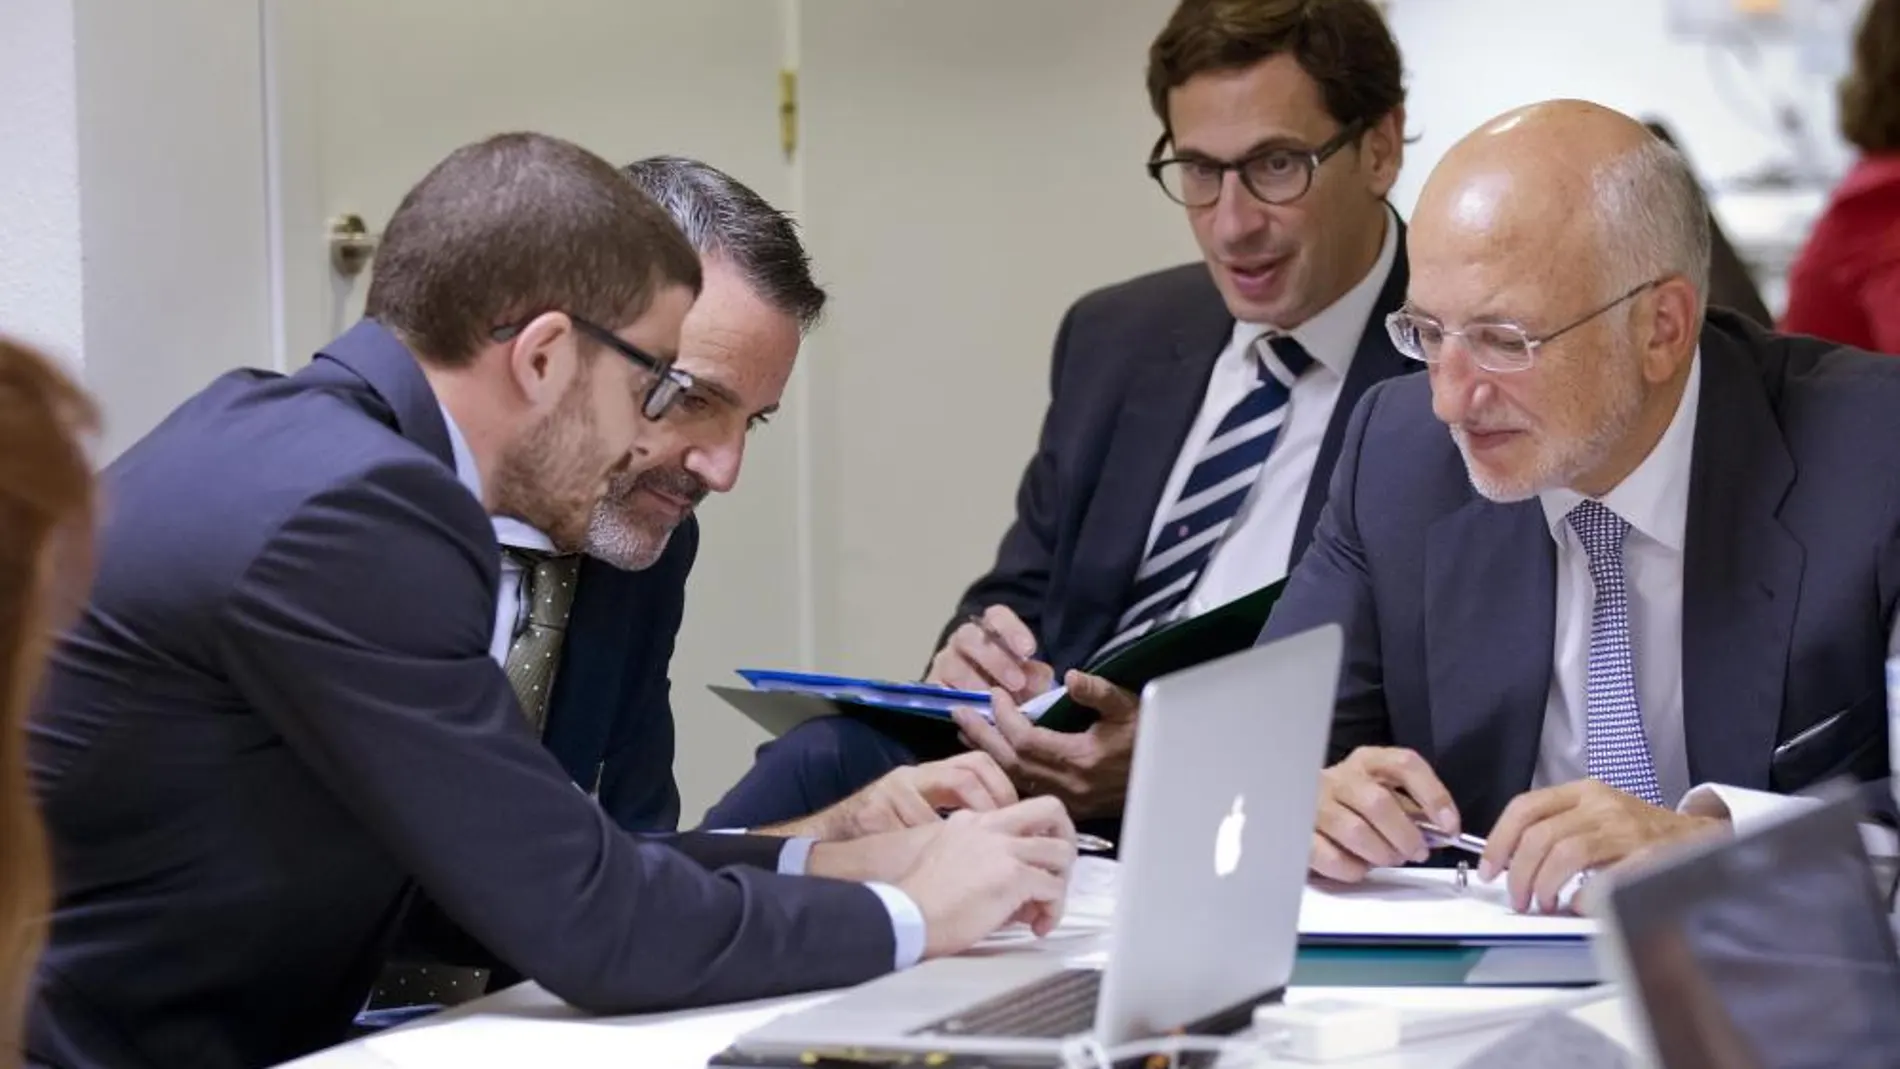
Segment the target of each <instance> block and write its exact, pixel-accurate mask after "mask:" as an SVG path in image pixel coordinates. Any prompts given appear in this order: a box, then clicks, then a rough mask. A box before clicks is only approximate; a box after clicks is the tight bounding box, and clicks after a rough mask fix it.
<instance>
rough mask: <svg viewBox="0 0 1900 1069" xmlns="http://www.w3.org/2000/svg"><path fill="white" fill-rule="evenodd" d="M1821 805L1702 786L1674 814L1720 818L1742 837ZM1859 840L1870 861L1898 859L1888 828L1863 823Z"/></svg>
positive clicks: (1898, 846) (1897, 840)
mask: <svg viewBox="0 0 1900 1069" xmlns="http://www.w3.org/2000/svg"><path fill="white" fill-rule="evenodd" d="M1820 804H1821V800H1820V799H1818V798H1807V797H1803V796H1801V795H1792V794H1774V793H1772V792H1769V791H1757V790H1752V789H1750V788H1748V787H1729V786H1726V785H1723V784H1719V783H1704V784H1702V785H1700V786H1698V787H1696V788H1695V789H1694V790H1691V791H1690V792H1689V793H1688V794H1685V795H1683V796H1682V803H1681V804H1680V805H1678V806H1676V812H1678V813H1685V814H1688V815H1690V816H1697V817H1722V818H1725V819H1726V820H1727V821H1728V822H1729V826H1730V827H1732V828H1734V829H1735V834H1737V835H1745V834H1747V833H1749V832H1751V831H1754V830H1756V829H1757V828H1760V827H1762V826H1763V825H1765V824H1772V823H1774V822H1775V821H1777V820H1779V819H1781V818H1783V817H1787V816H1789V815H1792V814H1793V813H1796V812H1798V811H1800V810H1803V809H1808V808H1811V807H1813V806H1817V805H1820ZM1860 838H1861V843H1862V844H1863V845H1865V846H1866V848H1867V853H1868V854H1869V855H1870V856H1872V857H1876V858H1891V857H1896V856H1900V837H1896V836H1895V835H1894V833H1893V831H1892V830H1890V829H1888V828H1883V827H1881V826H1879V825H1877V824H1867V823H1862V824H1861V826H1860Z"/></svg>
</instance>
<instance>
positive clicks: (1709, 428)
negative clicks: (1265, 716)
mask: <svg viewBox="0 0 1900 1069" xmlns="http://www.w3.org/2000/svg"><path fill="white" fill-rule="evenodd" d="M1702 361H1703V368H1702V394H1701V402H1700V408H1699V410H1698V414H1697V420H1696V429H1695V446H1694V459H1693V460H1692V461H1691V468H1690V483H1689V512H1688V528H1687V533H1686V550H1685V556H1684V562H1683V564H1684V574H1683V635H1682V690H1683V695H1682V700H1683V730H1684V732H1685V734H1686V740H1687V743H1688V757H1689V775H1690V779H1691V781H1692V782H1697V783H1701V782H1714V783H1722V784H1728V785H1732V786H1737V787H1748V788H1754V789H1757V790H1774V791H1780V792H1784V793H1787V792H1793V791H1797V790H1800V789H1802V788H1805V787H1808V786H1811V785H1813V784H1815V783H1816V782H1817V781H1819V780H1822V779H1824V778H1827V777H1829V776H1832V775H1835V774H1846V775H1851V776H1853V777H1855V778H1857V779H1860V780H1862V781H1876V780H1879V779H1881V778H1882V777H1885V776H1886V775H1887V746H1886V739H1887V718H1886V691H1885V685H1884V680H1883V666H1884V664H1885V660H1886V656H1887V645H1888V641H1889V634H1890V631H1891V628H1892V627H1893V624H1894V608H1895V604H1896V600H1897V599H1900V360H1895V359H1894V358H1892V357H1887V356H1876V355H1873V354H1871V353H1865V352H1861V351H1859V350H1854V349H1845V348H1839V347H1836V346H1833V345H1831V344H1828V343H1824V342H1820V341H1817V340H1815V339H1811V338H1792V337H1782V336H1778V335H1772V334H1768V333H1765V332H1763V331H1762V330H1760V329H1759V328H1757V327H1755V326H1754V325H1752V324H1750V323H1748V322H1746V321H1744V320H1743V319H1742V318H1741V317H1739V316H1736V315H1734V314H1733V313H1728V312H1723V311H1720V310H1712V311H1711V312H1710V316H1709V321H1708V324H1707V326H1705V327H1704V329H1703V331H1702ZM1556 582H1557V579H1556V547H1555V545H1554V543H1553V542H1552V539H1551V537H1550V529H1549V527H1548V526H1547V525H1546V523H1545V519H1544V513H1543V510H1542V508H1541V507H1540V506H1539V504H1538V502H1537V501H1536V499H1534V498H1533V499H1531V500H1528V501H1523V502H1519V503H1516V504H1510V505H1499V504H1494V503H1492V502H1490V501H1487V500H1485V499H1484V498H1482V497H1480V496H1478V494H1477V492H1476V491H1474V490H1473V489H1472V488H1471V484H1470V481H1469V479H1468V478H1467V476H1466V472H1465V468H1464V463H1463V461H1462V460H1461V459H1460V457H1459V454H1458V450H1457V448H1456V447H1455V446H1454V445H1453V444H1452V441H1451V436H1450V435H1449V434H1448V433H1447V431H1446V429H1445V427H1444V425H1443V424H1441V423H1439V422H1438V420H1437V419H1436V418H1434V417H1433V415H1432V412H1431V398H1430V383H1429V382H1428V381H1427V379H1426V378H1425V377H1423V376H1420V377H1417V378H1406V379H1399V380H1396V381H1393V382H1389V383H1385V384H1382V385H1380V386H1378V387H1376V388H1374V389H1373V391H1372V392H1371V393H1369V394H1368V395H1367V396H1366V398H1365V400H1364V402H1362V403H1361V404H1360V406H1359V409H1358V411H1357V412H1355V413H1354V414H1353V419H1352V427H1351V429H1350V430H1349V431H1348V432H1347V434H1346V446H1345V449H1344V450H1343V451H1342V452H1341V454H1340V459H1339V464H1338V467H1337V469H1336V470H1335V474H1334V479H1333V490H1332V494H1331V496H1330V498H1329V499H1328V504H1327V507H1326V511H1325V512H1324V514H1323V515H1322V516H1321V518H1320V523H1319V529H1318V531H1317V533H1316V534H1315V535H1314V540H1313V546H1312V548H1311V549H1310V550H1309V551H1308V552H1307V555H1306V557H1305V558H1304V559H1303V560H1302V561H1301V562H1300V565H1299V567H1298V568H1297V569H1295V570H1294V572H1293V575H1292V577H1291V578H1290V579H1289V580H1288V583H1287V589H1286V592H1285V594H1284V595H1283V596H1282V598H1281V600H1280V602H1279V604H1278V605H1277V606H1276V607H1275V609H1274V613H1273V617H1272V619H1271V620H1270V621H1269V622H1268V624H1267V627H1266V630H1265V631H1264V632H1263V633H1262V636H1261V637H1262V640H1263V641H1268V640H1272V639H1274V638H1277V637H1280V636H1283V635H1289V634H1292V633H1294V632H1297V631H1301V630H1304V629H1306V628H1309V627H1313V626H1315V625H1318V624H1321V623H1325V622H1329V621H1337V622H1339V623H1340V624H1342V625H1343V626H1344V627H1345V629H1346V636H1347V638H1346V642H1347V646H1346V657H1345V665H1344V668H1343V678H1342V679H1341V682H1340V690H1339V703H1338V710H1337V714H1336V717H1335V721H1334V724H1333V736H1332V746H1331V751H1330V753H1329V756H1328V760H1329V761H1336V760H1338V759H1340V758H1342V757H1344V756H1345V755H1346V754H1347V753H1348V752H1350V751H1351V750H1352V749H1353V748H1354V747H1358V746H1366V745H1393V746H1404V747H1408V748H1411V749H1413V750H1416V751H1418V752H1419V753H1420V754H1421V755H1422V756H1423V757H1424V758H1425V759H1426V760H1427V761H1429V762H1430V763H1431V765H1432V768H1433V769H1434V770H1435V771H1436V772H1437V773H1438V775H1439V778H1440V779H1442V780H1443V781H1444V783H1445V786H1446V787H1448V788H1449V789H1450V790H1451V793H1452V796H1453V797H1454V798H1455V799H1456V800H1457V803H1458V805H1459V808H1460V810H1461V813H1462V815H1463V817H1464V823H1465V826H1466V828H1467V829H1468V830H1470V831H1473V832H1477V833H1480V834H1482V833H1484V832H1485V831H1487V830H1488V829H1489V828H1490V827H1491V825H1492V824H1493V823H1494V822H1495V821H1496V820H1497V817H1498V815H1499V813H1500V812H1502V810H1503V808H1504V806H1505V805H1506V804H1507V803H1508V802H1509V801H1510V800H1511V799H1512V798H1513V797H1515V796H1516V795H1518V794H1520V793H1522V792H1523V791H1525V790H1527V789H1529V787H1530V782H1531V774H1532V769H1533V767H1534V765H1535V763H1536V757H1537V747H1538V743H1539V738H1540V732H1541V730H1542V726H1543V717H1544V706H1545V701H1546V698H1547V695H1548V691H1549V687H1550V675H1551V670H1552V668H1551V662H1552V652H1551V651H1552V643H1553V638H1552V634H1553V628H1554V626H1555V623H1554V621H1555V598H1556ZM1804 732H1805V733H1807V734H1805V735H1804ZM1884 793H1885V791H1884V787H1881V788H1880V789H1879V790H1877V791H1869V792H1868V794H1869V798H1870V800H1871V801H1875V802H1880V801H1881V796H1882V795H1884ZM1881 808H1882V809H1883V810H1891V808H1892V803H1891V799H1890V798H1887V799H1886V800H1885V801H1884V803H1883V804H1882V805H1881Z"/></svg>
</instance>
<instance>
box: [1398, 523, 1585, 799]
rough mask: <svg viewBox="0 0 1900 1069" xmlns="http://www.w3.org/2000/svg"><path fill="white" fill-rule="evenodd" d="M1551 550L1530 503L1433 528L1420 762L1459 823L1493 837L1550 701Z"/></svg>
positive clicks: (1530, 765)
mask: <svg viewBox="0 0 1900 1069" xmlns="http://www.w3.org/2000/svg"><path fill="white" fill-rule="evenodd" d="M1556 590H1557V567H1556V549H1555V546H1554V545H1553V544H1552V541H1551V537H1550V528H1549V527H1548V526H1547V525H1546V524H1545V521H1544V512H1543V509H1542V508H1540V507H1539V506H1538V503H1537V501H1536V500H1535V499H1532V500H1529V501H1521V502H1518V503H1516V504H1511V505H1498V504H1493V503H1492V502H1489V501H1486V500H1484V499H1482V498H1479V497H1477V496H1476V495H1475V494H1474V495H1473V499H1472V501H1471V503H1470V504H1468V505H1466V506H1465V507H1464V508H1462V509H1460V510H1459V511H1457V512H1454V513H1452V514H1451V515H1449V516H1446V517H1445V518H1444V519H1442V520H1440V521H1438V522H1437V523H1436V524H1434V525H1433V526H1432V528H1431V530H1430V531H1429V532H1428V533H1427V535H1426V546H1425V607H1424V629H1425V670H1426V679H1427V693H1428V695H1429V703H1430V712H1429V716H1430V724H1431V743H1430V746H1429V748H1428V749H1426V750H1425V751H1424V756H1425V757H1426V759H1427V760H1429V761H1430V762H1431V764H1432V767H1433V768H1434V769H1435V770H1436V771H1437V772H1438V775H1439V778H1440V779H1441V780H1443V781H1444V783H1445V785H1446V786H1447V787H1449V788H1450V789H1451V793H1452V794H1453V795H1454V796H1456V797H1458V798H1461V799H1466V800H1467V802H1466V805H1465V809H1464V813H1463V814H1462V815H1463V817H1464V823H1465V825H1466V827H1467V828H1469V829H1470V830H1472V831H1477V832H1482V831H1484V830H1485V829H1488V828H1489V827H1490V826H1491V824H1492V823H1493V822H1494V821H1495V820H1496V819H1497V817H1498V814H1499V813H1500V812H1501V811H1502V810H1503V808H1504V805H1505V803H1507V802H1509V801H1510V799H1511V798H1513V797H1515V796H1516V795H1517V794H1519V793H1521V792H1523V791H1524V790H1525V789H1527V788H1528V787H1529V786H1530V782H1531V774H1532V772H1533V771H1534V769H1535V766H1536V760H1537V746H1538V741H1539V739H1540V738H1541V737H1542V734H1543V722H1544V707H1545V705H1546V704H1547V702H1548V700H1549V694H1550V674H1551V649H1552V646H1553V643H1554V634H1555V630H1554V629H1555V624H1554V616H1555V612H1556Z"/></svg>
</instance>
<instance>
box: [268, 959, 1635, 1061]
mask: <svg viewBox="0 0 1900 1069" xmlns="http://www.w3.org/2000/svg"><path fill="white" fill-rule="evenodd" d="M1100 939H1101V936H1099V935H1085V936H1080V937H1070V938H1062V939H1057V940H1052V941H1050V942H1049V943H1047V944H1045V945H1042V946H1037V947H1033V948H1032V947H1023V948H1021V949H1020V950H1016V951H1012V953H1037V954H1057V953H1059V954H1061V955H1062V956H1063V957H1065V958H1066V957H1070V956H1074V955H1078V954H1083V953H1088V952H1090V951H1092V950H1094V949H1095V948H1096V946H1097V944H1098V942H1099V940H1100ZM834 994H835V993H830V994H817V995H803V996H795V997H791V998H782V999H772V1000H767V1001H760V1002H751V1003H744V1004H740V1005H732V1006H719V1007H713V1008H709V1009H703V1010H689V1011H682V1012H677V1013H662V1014H646V1015H639V1016H631V1017H589V1016H586V1015H584V1014H582V1013H580V1012H579V1011H577V1010H575V1009H573V1008H572V1007H570V1006H568V1005H566V1004H565V1003H563V1002H561V1001H560V1000H559V999H556V998H555V997H554V996H552V995H550V994H548V993H547V992H545V991H543V990H542V989H541V988H540V987H538V986H537V985H535V984H522V985H519V986H517V987H513V988H510V989H508V990H506V991H502V992H498V993H496V994H493V995H489V996H487V997H486V998H482V999H478V1000H476V1001H474V1002H470V1003H468V1004H466V1005H463V1006H460V1007H457V1008H455V1009H453V1010H449V1011H446V1012H444V1013H441V1014H437V1015H435V1016H432V1017H429V1018H425V1019H423V1020H420V1021H416V1022H413V1023H411V1024H409V1025H406V1026H404V1027H402V1028H399V1029H393V1030H391V1031H388V1032H384V1033H381V1034H379V1035H375V1036H370V1037H367V1038H364V1039H360V1040H356V1041H354V1042H352V1043H347V1044H344V1045H342V1046H338V1047H333V1048H331V1049H329V1050H327V1051H322V1052H319V1053H317V1054H314V1055H311V1056H309V1057H306V1058H303V1059H300V1060H298V1061H296V1062H293V1063H290V1064H291V1065H293V1066H295V1067H296V1069H422V1067H428V1069H436V1067H441V1069H491V1067H492V1069H518V1067H520V1066H524V1065H533V1066H537V1067H539V1066H547V1067H570V1066H571V1067H592V1066H601V1067H607V1066H612V1067H615V1069H627V1067H632V1066H637V1067H639V1069H703V1067H704V1066H705V1064H706V1061H707V1059H709V1058H711V1057H712V1056H713V1055H714V1054H717V1053H718V1052H719V1051H721V1050H723V1049H725V1048H726V1047H727V1046H728V1045H729V1044H730V1043H731V1042H732V1040H733V1039H734V1038H735V1037H736V1036H738V1035H739V1034H740V1033H741V1032H744V1031H746V1030H747V1029H750V1028H754V1027H756V1026H758V1025H760V1024H762V1023H764V1022H765V1021H768V1020H770V1019H771V1018H772V1017H774V1016H777V1015H778V1014H781V1013H784V1012H787V1011H788V1010H792V1009H797V1008H800V1007H803V1006H807V1005H811V1004H813V1003H815V1002H817V1001H821V1000H823V999H826V998H830V997H834ZM1571 994H1574V991H1562V990H1551V991H1542V990H1527V989H1497V988H1421V987H1411V988H1343V987H1326V988H1305V989H1301V988H1295V989H1294V990H1293V991H1291V992H1289V993H1288V996H1287V998H1288V1000H1289V1001H1294V1002H1297V1001H1299V1000H1302V999H1313V998H1335V999H1338V998H1343V999H1350V1000H1354V1001H1368V1002H1378V1003H1383V1004H1389V1005H1395V1006H1401V1007H1404V1008H1407V1009H1424V1010H1430V1009H1441V1008H1442V1009H1443V1010H1445V1011H1447V1012H1453V1013H1455V1012H1459V1011H1470V1010H1481V1009H1490V1008H1494V1007H1500V1006H1506V1005H1510V1004H1512V1003H1513V1002H1521V1001H1524V1000H1529V999H1537V998H1548V997H1556V996H1560V995H1571ZM1571 1016H1573V1017H1574V1018H1576V1019H1577V1020H1579V1021H1581V1022H1583V1023H1585V1024H1588V1025H1590V1026H1591V1027H1594V1028H1596V1029H1598V1030H1599V1031H1601V1032H1602V1033H1603V1034H1605V1035H1606V1036H1608V1037H1610V1038H1612V1039H1614V1040H1616V1041H1617V1042H1619V1043H1622V1044H1625V1045H1626V1046H1627V1044H1628V1037H1629V1036H1630V1034H1631V1033H1630V1030H1629V1025H1628V1022H1627V1019H1626V1017H1625V1014H1624V1009H1623V1006H1622V1003H1621V1001H1620V1000H1618V999H1615V998H1605V999H1603V1000H1600V1001H1598V1002H1594V1003H1591V1004H1589V1005H1587V1006H1583V1007H1581V1008H1578V1009H1575V1010H1573V1011H1571ZM1510 1027H1511V1026H1509V1025H1500V1026H1496V1027H1492V1028H1488V1029H1482V1030H1479V1031H1474V1032H1469V1033H1465V1034H1462V1035H1457V1036H1447V1037H1444V1038H1441V1039H1437V1040H1432V1041H1429V1042H1424V1043H1418V1044H1413V1045H1408V1046H1406V1047H1402V1048H1400V1049H1399V1050H1398V1051H1395V1052H1392V1053H1389V1054H1386V1055H1382V1056H1379V1057H1376V1058H1368V1059H1362V1060H1357V1061H1351V1062H1329V1063H1325V1064H1327V1065H1329V1066H1332V1067H1335V1069H1450V1067H1454V1066H1457V1065H1459V1064H1460V1063H1462V1062H1463V1061H1464V1060H1465V1059H1467V1058H1469V1057H1471V1056H1472V1055H1473V1054H1476V1053H1477V1052H1478V1051H1480V1050H1482V1049H1484V1047H1486V1046H1487V1045H1489V1044H1490V1043H1492V1042H1494V1041H1495V1040H1497V1039H1498V1038H1499V1037H1500V1036H1502V1035H1503V1034H1504V1033H1505V1032H1506V1031H1508V1030H1509V1028H1510ZM1222 1064H1223V1065H1246V1064H1248V1061H1247V1060H1246V1059H1238V1058H1229V1059H1225V1060H1223V1062H1222ZM1313 1064H1315V1063H1311V1062H1300V1061H1292V1060H1284V1061H1283V1060H1280V1059H1274V1058H1259V1059H1254V1060H1252V1065H1254V1066H1260V1067H1268V1066H1281V1065H1286V1066H1296V1065H1307V1066H1310V1065H1313ZM286 1069H288V1067H286Z"/></svg>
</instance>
